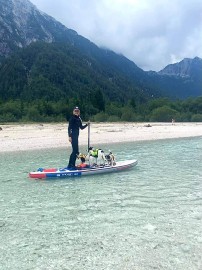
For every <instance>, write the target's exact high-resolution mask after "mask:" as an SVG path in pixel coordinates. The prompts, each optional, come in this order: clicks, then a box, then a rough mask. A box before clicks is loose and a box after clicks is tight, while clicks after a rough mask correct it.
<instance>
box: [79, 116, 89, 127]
mask: <svg viewBox="0 0 202 270" xmlns="http://www.w3.org/2000/svg"><path fill="white" fill-rule="evenodd" d="M87 126H88V123H87V124H85V125H83V124H82V120H81V118H80V129H84V128H86V127H87Z"/></svg>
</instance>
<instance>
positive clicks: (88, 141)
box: [88, 120, 90, 152]
mask: <svg viewBox="0 0 202 270" xmlns="http://www.w3.org/2000/svg"><path fill="white" fill-rule="evenodd" d="M89 148H90V120H89V121H88V152H89Z"/></svg>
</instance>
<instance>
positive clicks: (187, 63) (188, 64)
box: [158, 57, 202, 77]
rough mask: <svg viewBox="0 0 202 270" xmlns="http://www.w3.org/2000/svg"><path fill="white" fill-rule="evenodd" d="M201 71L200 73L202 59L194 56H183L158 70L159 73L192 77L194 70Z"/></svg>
mask: <svg viewBox="0 0 202 270" xmlns="http://www.w3.org/2000/svg"><path fill="white" fill-rule="evenodd" d="M198 71H201V74H202V59H201V58H199V57H195V58H193V59H190V58H184V59H183V60H182V61H180V62H179V63H176V64H170V65H168V66H166V67H165V68H164V69H162V70H161V71H159V72H158V74H160V75H169V76H180V77H192V76H193V74H195V73H196V72H198Z"/></svg>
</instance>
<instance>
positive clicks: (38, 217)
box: [0, 138, 202, 270]
mask: <svg viewBox="0 0 202 270" xmlns="http://www.w3.org/2000/svg"><path fill="white" fill-rule="evenodd" d="M102 148H104V149H106V150H108V146H106V145H103V146H102ZM110 149H111V150H112V151H113V152H114V153H116V156H117V160H125V159H134V158H137V159H138V161H139V163H138V166H137V167H135V168H134V169H133V170H130V171H125V172H121V173H114V174H109V175H98V176H89V177H83V178H72V179H68V180H64V179H63V180H52V181H39V180H33V179H32V180H30V179H28V177H27V176H28V172H29V171H31V170H35V169H37V168H38V167H55V166H57V165H60V166H65V165H66V164H67V161H68V156H69V151H67V150H66V149H58V150H46V151H45V150H43V151H40V152H38V151H32V152H25V153H20V154H19V153H17V154H16V153H7V154H0V164H1V179H0V193H1V196H0V206H1V215H0V237H1V242H0V251H1V252H0V262H1V265H2V266H1V267H0V269H3V270H7V269H9V270H10V269H11V270H12V269H13V270H18V269H19V270H28V269H33V270H36V269H40V270H42V269H43V270H46V269H47V270H50V269H54V270H55V269H57V270H60V269H61V270H65V269H70V270H72V269H74V270H77V269H78V270H81V269H88V270H92V269H96V270H100V269H105V270H106V269H109V270H125V269H129V270H131V269H134V270H143V269H144V270H148V269H170V270H173V269H177V270H184V269H202V257H201V254H202V173H201V171H202V170H201V169H202V165H201V160H202V154H201V152H202V151H201V150H202V142H201V138H195V139H183V140H182V139H180V140H163V141H156V142H141V143H124V144H119V145H118V144H115V145H111V146H110ZM81 150H82V149H81Z"/></svg>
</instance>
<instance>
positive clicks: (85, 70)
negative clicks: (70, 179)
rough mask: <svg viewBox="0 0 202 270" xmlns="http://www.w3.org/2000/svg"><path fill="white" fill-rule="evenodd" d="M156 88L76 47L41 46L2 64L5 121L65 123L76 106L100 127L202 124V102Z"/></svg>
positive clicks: (0, 101)
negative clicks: (127, 123) (102, 124)
mask: <svg viewBox="0 0 202 270" xmlns="http://www.w3.org/2000/svg"><path fill="white" fill-rule="evenodd" d="M151 89H152V88H151ZM151 89H149V88H148V87H147V88H146V89H145V88H144V87H141V86H140V85H137V84H135V83H134V81H131V80H130V79H129V78H128V77H127V76H124V75H123V73H121V72H120V71H119V70H117V69H115V68H114V67H113V66H110V65H109V63H108V64H105V63H100V62H99V61H98V60H96V59H95V58H90V57H88V56H86V55H83V54H82V53H81V52H80V51H79V50H77V49H76V48H73V47H71V46H70V45H67V44H66V45H64V44H59V43H58V44H47V43H42V42H37V43H35V44H31V45H30V46H28V47H27V48H24V49H20V50H19V51H18V52H17V53H15V54H14V55H12V56H10V57H9V58H7V59H5V60H4V61H3V62H2V63H1V65H0V122H1V123H5V122H6V123H7V122H62V121H66V120H68V118H69V117H70V115H71V113H72V109H73V107H74V106H79V107H80V109H81V114H82V119H83V120H89V119H90V120H91V121H96V122H105V121H109V122H117V121H131V122H142V121H143V122H144V121H146V122H150V121H160V122H162V121H163V122H170V121H171V119H175V120H176V121H181V122H183V121H184V122H187V121H195V122H199V121H202V97H198V98H188V99H186V100H172V99H170V98H168V97H163V96H162V95H161V94H160V92H159V91H156V92H152V90H151Z"/></svg>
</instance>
